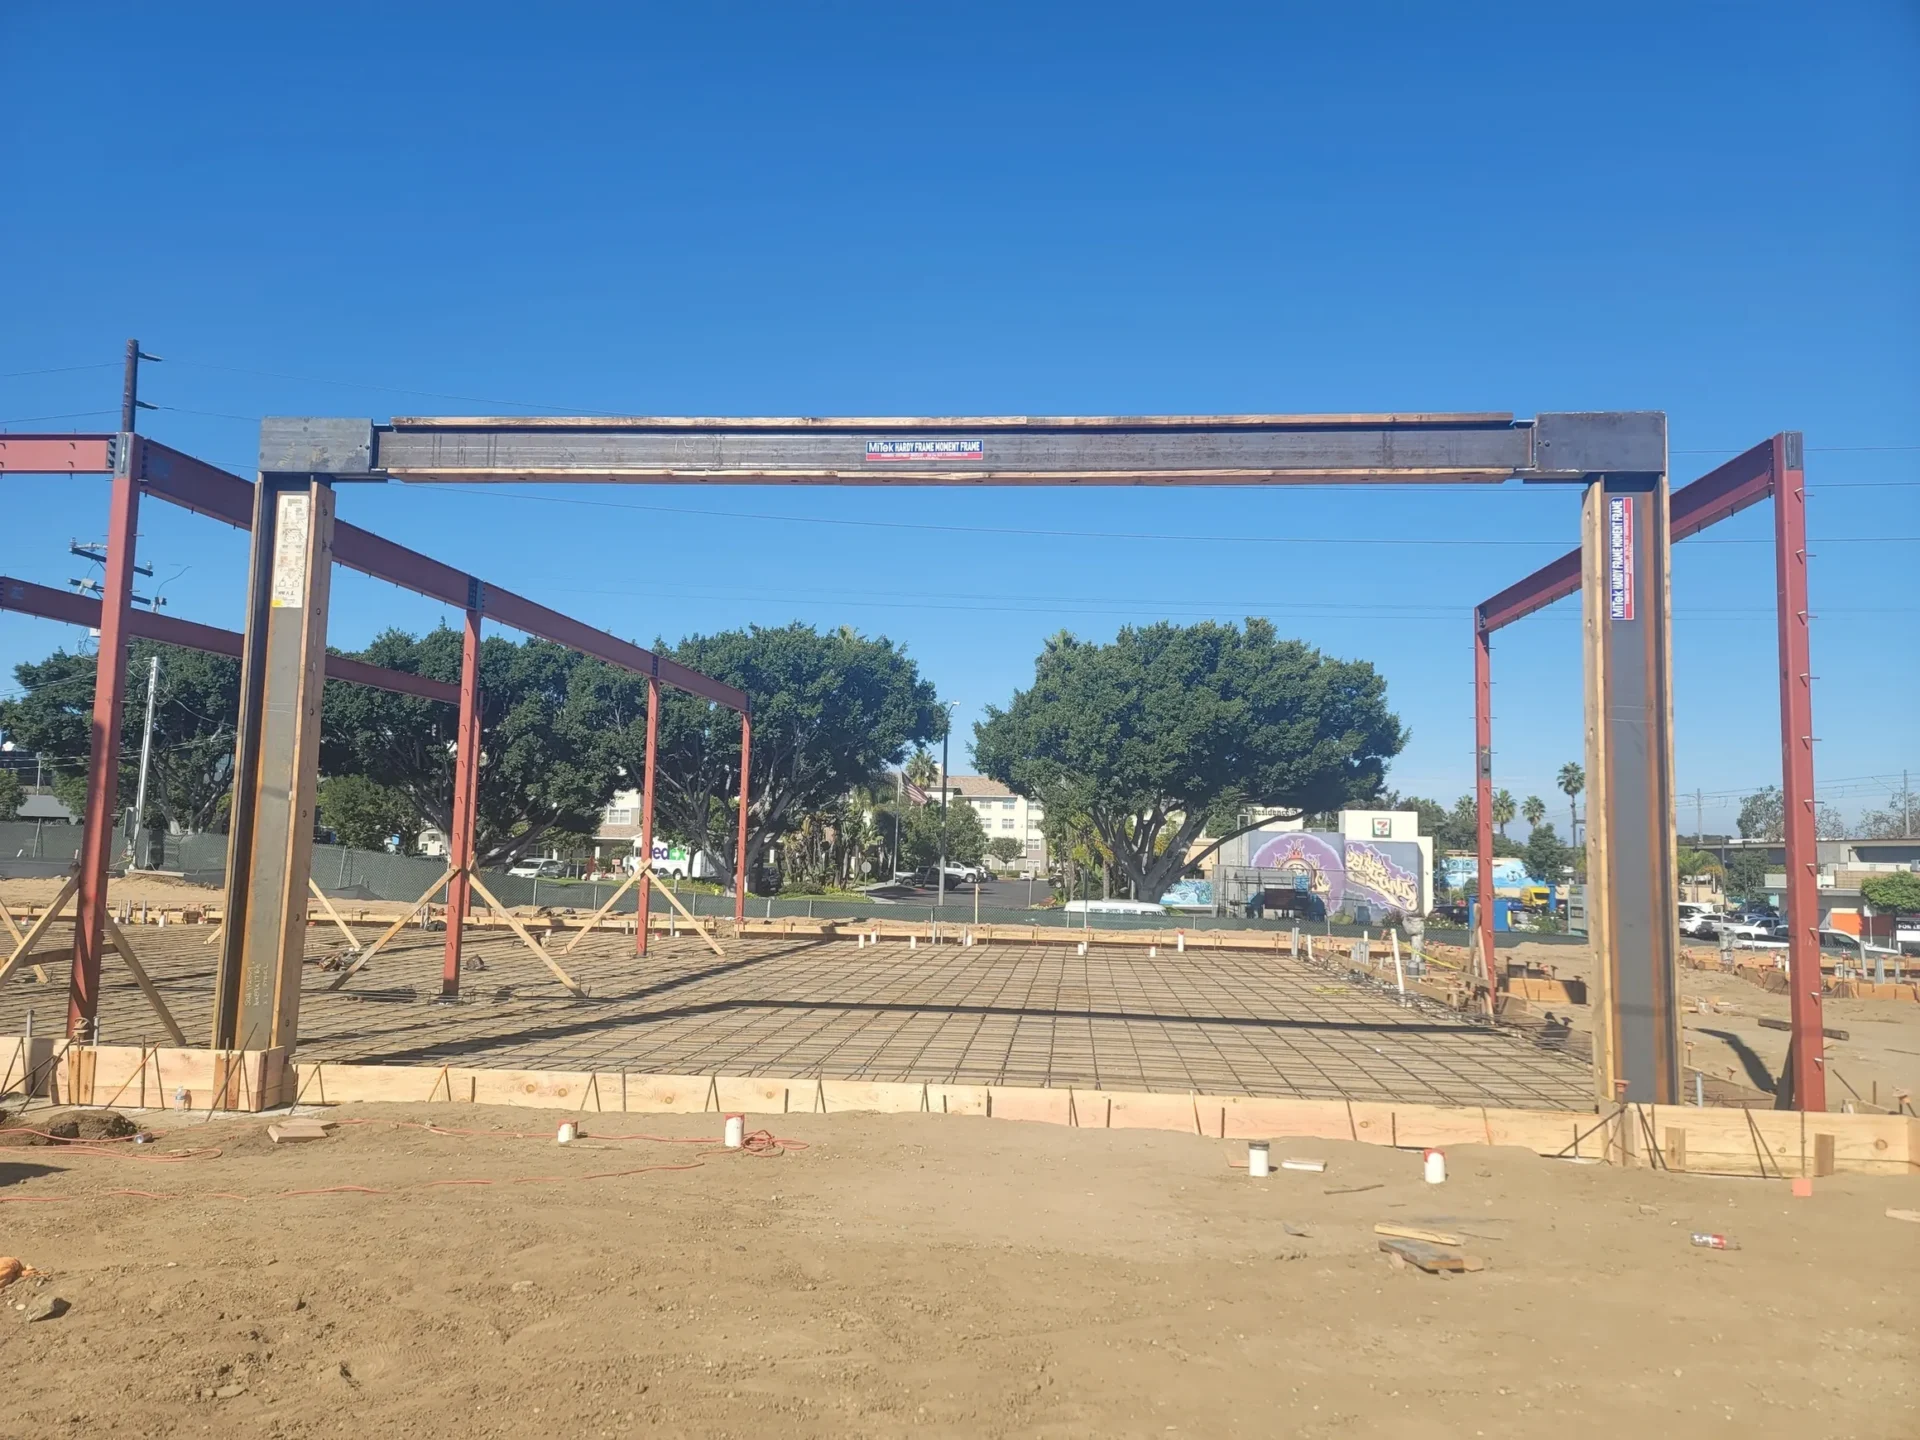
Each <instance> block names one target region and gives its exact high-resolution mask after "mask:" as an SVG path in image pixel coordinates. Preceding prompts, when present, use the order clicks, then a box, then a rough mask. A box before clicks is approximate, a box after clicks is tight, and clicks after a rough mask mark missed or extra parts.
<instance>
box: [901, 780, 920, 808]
mask: <svg viewBox="0 0 1920 1440" xmlns="http://www.w3.org/2000/svg"><path fill="white" fill-rule="evenodd" d="M900 790H901V793H902V794H904V795H905V796H906V797H907V799H909V800H911V801H913V803H914V804H916V805H924V804H926V803H927V792H926V791H924V790H922V789H921V788H920V787H919V786H918V785H916V784H914V783H913V781H911V780H909V779H907V777H906V776H904V775H902V776H901V777H900Z"/></svg>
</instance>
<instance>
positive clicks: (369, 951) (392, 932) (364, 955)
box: [327, 865, 454, 990]
mask: <svg viewBox="0 0 1920 1440" xmlns="http://www.w3.org/2000/svg"><path fill="white" fill-rule="evenodd" d="M452 878H453V867H452V866H451V865H449V866H448V867H447V868H446V870H445V871H443V872H442V873H441V876H440V878H439V879H438V880H436V881H434V882H433V884H431V885H429V886H428V887H427V888H426V889H425V890H423V891H421V892H420V898H419V899H418V900H416V901H414V902H413V904H411V905H409V906H408V907H407V912H406V914H404V915H402V916H401V917H400V918H399V919H398V920H396V921H394V922H393V924H392V926H391V927H389V929H388V930H387V933H386V934H384V935H382V936H381V937H380V938H379V939H378V940H376V941H374V942H373V944H372V945H370V946H368V947H367V948H366V949H365V950H362V951H361V952H360V955H359V958H357V959H356V960H355V961H354V962H353V963H352V964H351V965H349V966H348V967H347V968H346V969H344V970H342V971H341V972H340V974H339V975H338V976H337V977H335V979H334V982H333V983H332V984H331V985H329V986H328V987H327V989H329V990H338V989H339V988H340V987H341V986H342V985H345V984H346V983H347V981H349V980H351V979H352V978H353V977H354V976H355V975H357V974H358V973H359V972H360V968H361V967H362V966H363V965H365V964H366V963H367V962H368V961H369V960H371V959H373V957H374V956H376V955H378V954H379V953H380V952H381V950H383V949H384V948H386V944H387V942H388V941H389V940H391V939H393V937H394V936H396V935H398V934H399V933H400V932H401V931H402V930H404V929H406V928H407V922H408V921H409V920H411V919H413V917H414V916H415V915H417V914H418V913H419V912H420V907H421V906H422V905H424V904H426V903H427V901H429V900H431V899H432V898H433V897H434V896H435V895H436V894H438V893H439V891H440V887H441V886H442V885H445V884H446V883H447V881H449V880H451V879H452ZM447 923H448V924H449V925H451V924H453V923H454V920H453V917H452V916H448V917H447Z"/></svg>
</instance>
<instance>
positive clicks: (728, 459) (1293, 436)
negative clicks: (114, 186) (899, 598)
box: [260, 411, 1666, 485]
mask: <svg viewBox="0 0 1920 1440" xmlns="http://www.w3.org/2000/svg"><path fill="white" fill-rule="evenodd" d="M260 457H261V458H260V465H261V469H262V470H265V471H285V472H288V473H296V474H312V475H317V476H325V477H329V478H336V479H342V480H345V479H369V478H376V477H386V478H391V479H397V480H416V481H435V480H459V481H543V480H559V481H574V482H578V481H605V482H611V483H684V482H717V483H724V484H742V483H748V484H752V483H765V484H785V483H800V484H810V485H820V484H827V485H1080V484H1091V485H1220V484H1324V483H1339V484H1350V483H1366V482H1369V481H1386V482H1407V481H1415V482H1431V483H1437V484H1460V483H1491V482H1497V481H1501V480H1507V479H1512V478H1520V479H1536V480H1590V479H1592V478H1594V477H1595V476H1597V475H1599V474H1603V473H1649V472H1657V471H1658V470H1659V469H1660V468H1661V467H1662V466H1663V465H1664V463H1665V457H1666V417H1665V416H1663V415H1660V414H1658V413H1656V412H1638V411H1622V412H1603V413H1596V414H1566V415H1542V416H1540V417H1538V418H1537V419H1535V420H1515V419H1514V418H1513V417H1512V416H1510V415H1505V414H1486V413H1479V414H1458V415H1427V414H1421V415H1217V416H1193V415H1175V416H1050V417H1049V416H1004V415H1002V416H976V417H960V418H937V419H936V418H928V417H898V418H884V419H874V418H854V419H803V418H792V417H787V418H771V419H764V418H763V419H714V418H701V417H693V418H662V417H635V418H627V419H618V418H616V419H604V418H585V419H569V418H528V417H504V418H494V417H483V418H456V419H432V418H424V417H411V418H400V419H396V420H394V421H393V422H392V423H390V424H387V425H379V426H376V425H375V424H374V423H373V422H372V421H371V420H350V419H326V418H318V417H304V418H303V417H269V418H268V419H267V420H265V421H264V422H263V423H262V425H261V428H260Z"/></svg>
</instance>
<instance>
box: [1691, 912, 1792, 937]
mask: <svg viewBox="0 0 1920 1440" xmlns="http://www.w3.org/2000/svg"><path fill="white" fill-rule="evenodd" d="M1779 923H1780V922H1779V921H1778V920H1774V919H1765V920H1738V919H1735V918H1734V917H1733V916H1731V915H1722V916H1719V917H1717V918H1716V919H1715V920H1714V921H1713V927H1712V929H1710V930H1709V931H1707V932H1706V934H1707V936H1708V937H1709V938H1712V937H1717V936H1721V935H1731V936H1732V937H1733V938H1734V939H1735V940H1771V939H1773V938H1774V929H1775V927H1776V926H1777V925H1778V924H1779Z"/></svg>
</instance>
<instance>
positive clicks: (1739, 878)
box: [1725, 847, 1771, 900]
mask: <svg viewBox="0 0 1920 1440" xmlns="http://www.w3.org/2000/svg"><path fill="white" fill-rule="evenodd" d="M1770 868H1771V862H1770V861H1769V860H1768V859H1767V852H1766V850H1765V849H1764V848H1759V847H1756V848H1753V849H1745V848H1742V849H1739V850H1735V851H1733V852H1732V853H1731V854H1730V855H1728V856H1727V878H1726V881H1725V885H1726V890H1727V894H1728V895H1730V896H1732V897H1733V898H1734V899H1736V900H1758V899H1759V898H1760V897H1761V896H1763V895H1765V894H1766V893H1767V871H1768V870H1769V869H1770Z"/></svg>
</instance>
